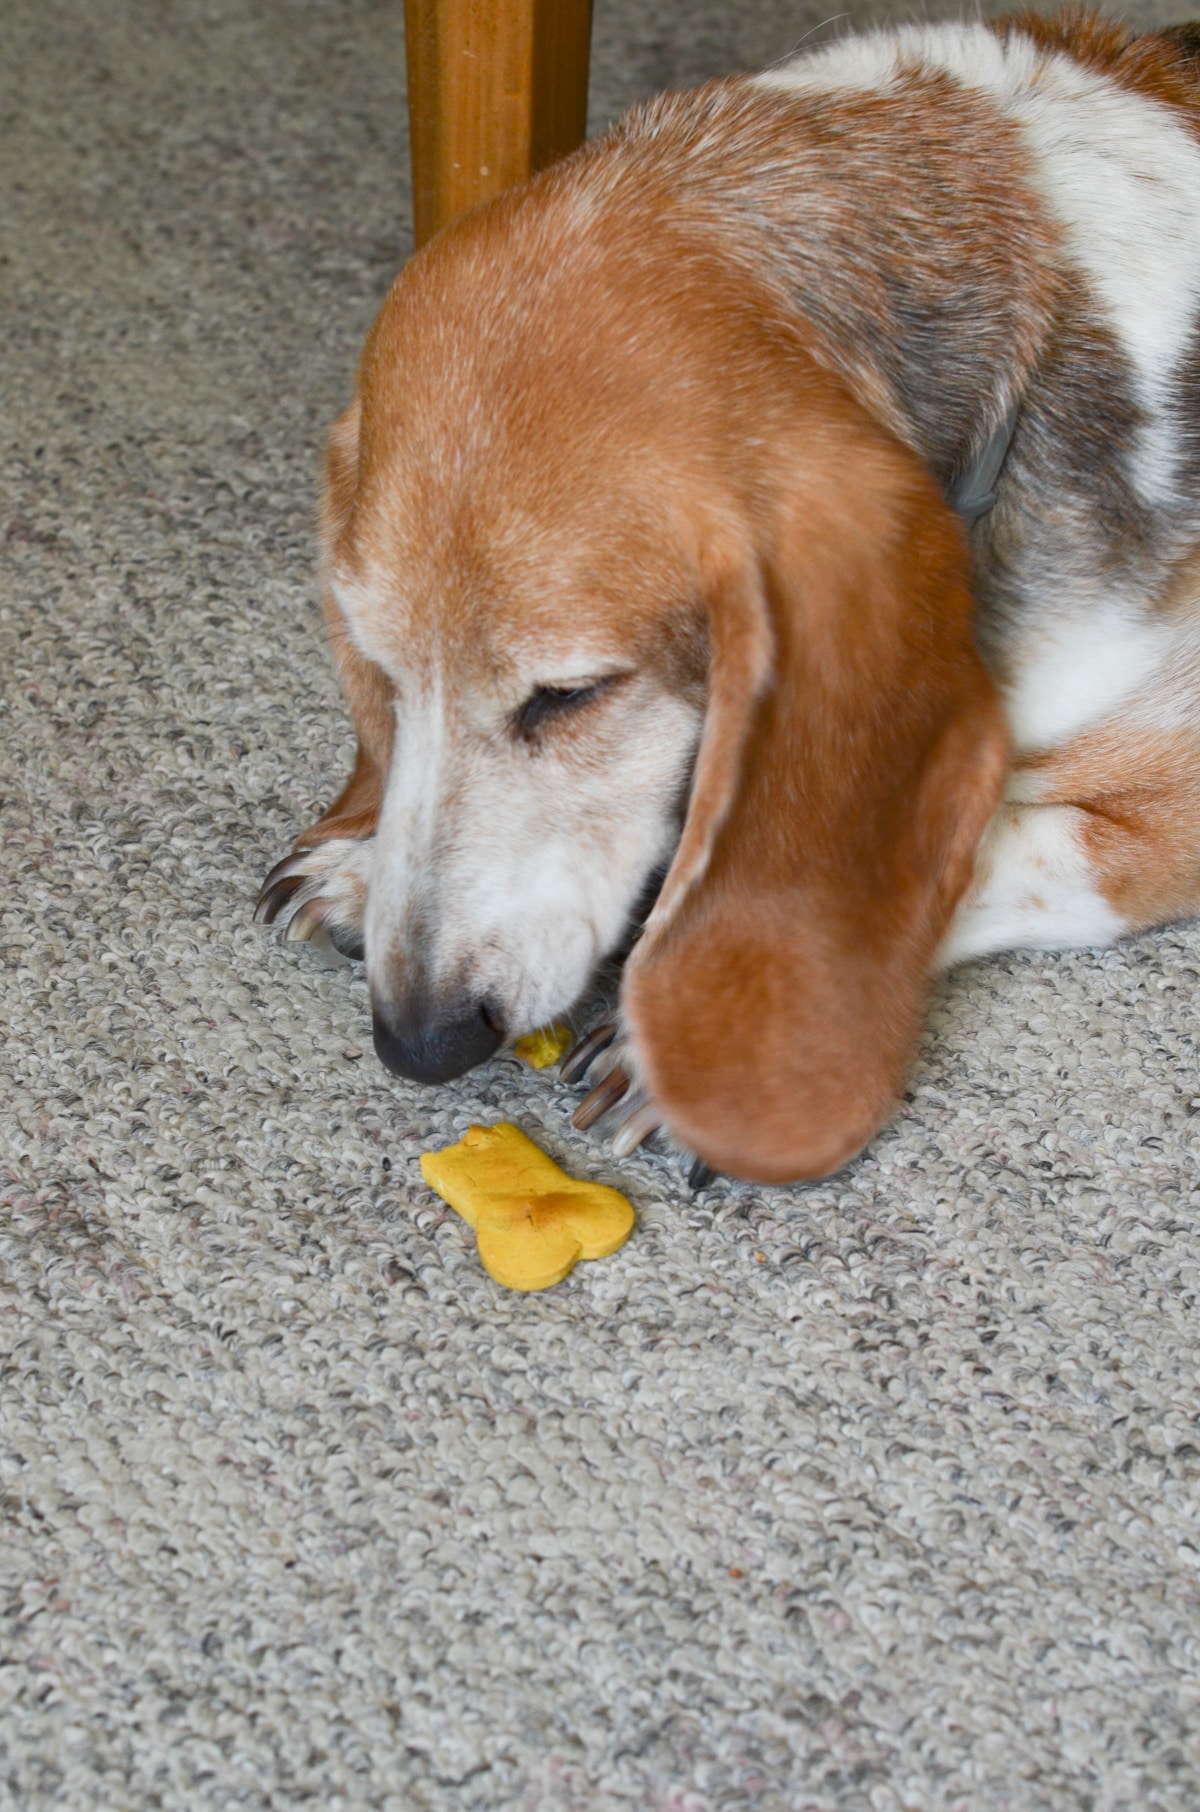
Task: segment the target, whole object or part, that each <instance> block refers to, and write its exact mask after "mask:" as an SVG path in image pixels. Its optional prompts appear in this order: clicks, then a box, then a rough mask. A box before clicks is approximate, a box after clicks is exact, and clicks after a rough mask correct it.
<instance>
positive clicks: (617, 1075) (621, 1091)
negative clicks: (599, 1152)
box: [571, 1069, 629, 1132]
mask: <svg viewBox="0 0 1200 1812" xmlns="http://www.w3.org/2000/svg"><path fill="white" fill-rule="evenodd" d="M628 1092H629V1077H628V1076H627V1075H626V1073H625V1071H624V1070H621V1069H617V1070H613V1071H612V1072H611V1073H610V1074H609V1075H607V1076H606V1077H605V1078H604V1081H603V1082H601V1083H598V1084H597V1086H596V1087H595V1088H594V1089H593V1090H592V1092H591V1094H590V1095H585V1096H584V1098H583V1100H582V1101H581V1102H580V1104H579V1106H578V1107H577V1108H576V1109H575V1112H574V1113H573V1114H572V1116H571V1125H572V1126H573V1127H574V1128H575V1130H576V1132H587V1130H588V1128H589V1127H590V1126H594V1125H595V1124H596V1122H597V1120H599V1119H600V1117H601V1115H603V1114H606V1113H607V1112H608V1110H609V1108H610V1107H615V1106H616V1105H617V1102H618V1101H620V1100H621V1099H622V1097H623V1096H624V1095H626V1094H628Z"/></svg>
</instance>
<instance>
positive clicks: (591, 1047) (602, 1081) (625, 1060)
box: [560, 1020, 714, 1189]
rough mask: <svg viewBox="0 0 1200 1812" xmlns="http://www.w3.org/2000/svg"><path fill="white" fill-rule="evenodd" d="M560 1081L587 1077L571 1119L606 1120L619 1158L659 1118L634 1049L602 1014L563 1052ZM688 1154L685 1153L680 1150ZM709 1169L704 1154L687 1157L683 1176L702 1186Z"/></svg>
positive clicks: (578, 1123)
mask: <svg viewBox="0 0 1200 1812" xmlns="http://www.w3.org/2000/svg"><path fill="white" fill-rule="evenodd" d="M560 1074H561V1076H562V1078H563V1080H564V1082H585V1081H586V1082H588V1083H590V1084H591V1087H590V1089H589V1091H588V1093H587V1094H586V1095H585V1096H584V1098H583V1100H582V1101H581V1102H580V1104H579V1106H578V1107H577V1108H576V1110H575V1112H574V1114H573V1115H572V1119H571V1124H572V1125H573V1126H574V1127H575V1128H576V1130H577V1131H579V1132H587V1131H589V1129H590V1128H591V1127H593V1126H595V1125H597V1124H598V1122H600V1121H601V1120H607V1122H608V1125H607V1128H602V1129H601V1130H602V1131H605V1130H606V1131H607V1132H608V1135H609V1137H610V1139H611V1141H612V1149H613V1152H614V1154H615V1156H617V1157H618V1158H625V1157H628V1156H629V1153H630V1152H631V1151H635V1150H636V1149H637V1147H638V1146H639V1145H640V1144H641V1143H642V1140H643V1139H648V1138H649V1137H650V1135H651V1133H655V1132H657V1131H658V1130H659V1128H660V1127H661V1126H662V1124H663V1118H662V1114H661V1113H660V1112H659V1110H658V1108H657V1107H656V1106H655V1104H654V1101H653V1100H652V1099H651V1097H650V1093H649V1090H648V1089H647V1088H646V1087H645V1086H644V1085H643V1083H642V1082H641V1080H640V1079H639V1072H638V1064H637V1059H636V1055H635V1053H634V1051H633V1048H632V1046H631V1044H630V1042H629V1040H628V1039H626V1038H623V1037H622V1036H621V1032H620V1028H619V1027H618V1026H617V1024H616V1023H615V1022H614V1021H611V1020H606V1021H605V1022H604V1023H602V1024H601V1025H598V1026H595V1027H593V1029H592V1030H591V1031H590V1032H588V1033H586V1034H585V1035H584V1037H582V1038H581V1039H580V1040H579V1042H578V1044H576V1045H575V1046H574V1047H573V1048H572V1049H571V1050H570V1051H569V1052H568V1053H567V1055H566V1056H565V1057H564V1058H563V1060H562V1063H561V1065H560ZM685 1156H690V1154H685ZM713 1175H714V1172H713V1170H712V1169H711V1167H710V1166H709V1165H708V1164H706V1163H705V1162H704V1159H703V1158H692V1159H691V1168H690V1169H689V1171H688V1182H689V1184H690V1185H691V1187H692V1188H693V1189H703V1188H704V1187H705V1185H706V1184H708V1183H710V1182H711V1181H712V1179H713Z"/></svg>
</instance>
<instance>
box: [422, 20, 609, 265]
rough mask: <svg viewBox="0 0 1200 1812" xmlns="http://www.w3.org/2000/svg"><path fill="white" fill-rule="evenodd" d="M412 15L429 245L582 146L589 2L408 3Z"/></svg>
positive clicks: (424, 232) (425, 234)
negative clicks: (449, 226)
mask: <svg viewBox="0 0 1200 1812" xmlns="http://www.w3.org/2000/svg"><path fill="white" fill-rule="evenodd" d="M404 12H405V34H406V38H407V46H408V111H409V131H410V134H411V138H412V168H413V225H414V229H415V233H416V242H417V244H418V245H423V244H424V242H425V240H426V239H428V238H429V237H430V236H431V235H432V234H433V233H436V232H437V230H438V228H439V227H442V226H445V224H446V222H447V221H449V220H453V219H454V217H455V215H456V214H462V213H464V212H465V211H466V209H467V208H471V207H474V206H475V204H476V203H477V202H480V201H486V200H487V198H488V197H489V196H491V195H496V194H498V193H499V192H500V190H501V189H507V188H508V187H509V186H510V184H512V183H515V182H520V181H522V180H523V178H524V177H526V176H529V175H530V174H531V173H532V172H533V171H534V170H540V169H541V168H542V167H543V165H545V164H548V163H552V162H553V161H554V159H555V158H556V157H562V156H563V155H564V153H566V152H567V151H573V150H574V148H575V146H576V145H577V144H579V143H580V142H581V140H582V139H583V136H584V133H585V131H586V130H587V81H588V49H589V45H590V40H591V30H592V0H405V6H404Z"/></svg>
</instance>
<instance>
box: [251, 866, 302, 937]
mask: <svg viewBox="0 0 1200 1812" xmlns="http://www.w3.org/2000/svg"><path fill="white" fill-rule="evenodd" d="M303 885H304V876H303V875H280V876H278V878H276V871H275V870H274V869H272V870H271V873H270V874H269V875H268V876H267V878H266V880H265V881H264V882H263V887H262V892H261V893H260V894H259V896H258V901H257V904H256V905H255V908H254V922H255V924H256V925H273V924H274V923H275V920H276V919H277V918H278V917H279V915H280V913H281V912H282V911H283V909H284V907H285V906H286V905H287V903H288V901H289V900H290V899H291V898H292V896H293V894H295V893H297V892H298V891H299V889H300V888H301V887H303Z"/></svg>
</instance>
